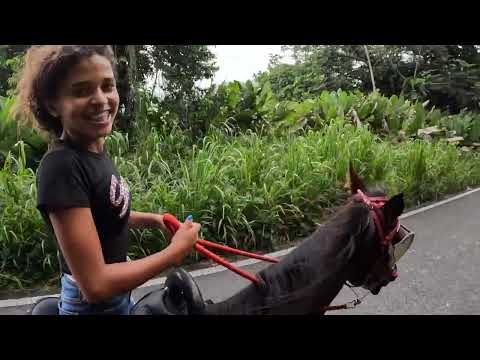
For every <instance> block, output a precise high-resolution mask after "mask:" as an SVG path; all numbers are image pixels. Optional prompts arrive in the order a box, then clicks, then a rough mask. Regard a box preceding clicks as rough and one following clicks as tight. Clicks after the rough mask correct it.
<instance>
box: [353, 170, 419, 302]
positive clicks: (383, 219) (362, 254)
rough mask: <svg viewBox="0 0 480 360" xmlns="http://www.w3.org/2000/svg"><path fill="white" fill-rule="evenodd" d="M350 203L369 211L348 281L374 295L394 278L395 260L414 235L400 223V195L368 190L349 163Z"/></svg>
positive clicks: (401, 200)
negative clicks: (390, 196) (390, 195)
mask: <svg viewBox="0 0 480 360" xmlns="http://www.w3.org/2000/svg"><path fill="white" fill-rule="evenodd" d="M349 172H350V191H351V193H352V198H351V203H350V204H351V206H356V207H358V206H361V207H364V208H365V209H366V210H368V212H367V211H365V212H363V213H364V214H366V213H368V215H367V216H365V225H364V226H363V227H362V228H363V230H362V233H361V235H360V236H358V238H357V240H356V251H355V254H354V256H353V258H352V261H351V265H352V271H351V272H350V274H349V279H348V281H349V282H350V283H351V284H352V285H353V286H362V287H364V288H366V289H367V290H369V291H370V292H371V293H372V294H374V295H377V294H378V293H379V292H380V289H381V288H382V287H384V286H386V285H388V284H389V283H390V282H391V281H394V280H395V278H396V277H397V268H396V262H397V261H398V260H399V258H400V257H401V256H402V255H403V254H404V253H405V251H407V249H408V247H409V246H410V244H411V242H412V241H413V236H414V234H413V233H412V232H410V231H409V230H408V229H407V228H406V227H404V226H402V225H400V222H399V216H400V215H401V214H402V212H403V210H404V206H405V205H404V201H403V194H402V193H400V194H397V195H395V196H393V197H392V198H390V199H388V198H387V196H386V193H385V191H384V190H379V189H375V190H373V189H367V188H366V187H365V185H364V183H363V181H362V179H361V178H360V177H359V176H358V175H357V173H356V172H355V170H354V168H353V166H352V164H350V171H349Z"/></svg>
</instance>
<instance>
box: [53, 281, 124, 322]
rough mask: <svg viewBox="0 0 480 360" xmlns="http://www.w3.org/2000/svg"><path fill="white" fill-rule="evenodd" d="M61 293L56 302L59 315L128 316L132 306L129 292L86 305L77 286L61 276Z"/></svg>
mask: <svg viewBox="0 0 480 360" xmlns="http://www.w3.org/2000/svg"><path fill="white" fill-rule="evenodd" d="M61 283H62V291H61V296H60V301H59V302H58V310H59V315H129V314H130V309H131V308H132V306H133V301H132V299H131V294H130V292H129V293H127V294H121V295H116V296H114V297H112V298H110V299H108V300H106V301H103V302H101V303H97V304H90V303H88V302H87V301H86V300H85V298H84V297H83V295H82V293H81V291H80V289H79V287H78V285H77V284H76V283H75V282H73V281H72V280H71V279H69V278H68V277H66V276H65V275H62V279H61Z"/></svg>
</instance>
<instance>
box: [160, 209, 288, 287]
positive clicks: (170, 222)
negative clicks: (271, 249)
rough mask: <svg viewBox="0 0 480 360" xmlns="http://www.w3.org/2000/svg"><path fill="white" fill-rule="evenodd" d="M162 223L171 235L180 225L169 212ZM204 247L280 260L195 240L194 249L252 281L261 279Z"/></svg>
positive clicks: (261, 258)
mask: <svg viewBox="0 0 480 360" xmlns="http://www.w3.org/2000/svg"><path fill="white" fill-rule="evenodd" d="M163 223H164V224H165V226H166V227H167V229H168V230H169V231H170V233H171V234H172V235H173V234H175V233H176V232H177V230H178V228H179V227H180V225H181V224H180V222H179V221H178V220H177V218H176V217H175V216H173V215H171V214H168V213H167V214H164V215H163ZM206 247H211V248H214V249H219V250H223V251H226V252H229V253H232V254H236V255H242V256H247V257H250V258H254V259H258V260H263V261H269V262H273V263H277V262H279V261H280V260H278V259H275V258H273V257H270V256H263V255H258V254H254V253H250V252H247V251H242V250H238V249H234V248H231V247H229V246H225V245H220V244H217V243H214V242H211V241H208V240H198V241H197V243H196V244H195V250H197V251H198V252H200V253H202V254H203V255H205V256H206V257H208V258H210V259H212V260H213V261H215V262H216V263H218V264H220V265H223V266H225V267H226V268H227V269H230V270H232V271H233V272H235V273H237V274H238V275H240V276H243V277H244V278H246V279H248V280H250V281H252V282H254V283H260V282H261V281H260V279H259V278H258V277H256V276H255V275H253V274H252V273H250V272H248V271H246V270H242V269H240V268H238V267H236V266H235V265H233V264H231V263H229V262H228V261H227V260H225V259H223V258H222V257H220V256H218V255H217V254H214V253H213V252H211V251H210V250H208V249H206Z"/></svg>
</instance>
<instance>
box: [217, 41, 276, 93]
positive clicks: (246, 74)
mask: <svg viewBox="0 0 480 360" xmlns="http://www.w3.org/2000/svg"><path fill="white" fill-rule="evenodd" d="M210 50H211V51H212V52H213V53H214V54H215V55H216V58H217V66H218V67H219V70H218V71H217V73H216V74H215V78H214V80H213V82H214V83H215V84H220V83H221V82H223V81H233V80H239V81H247V80H249V79H252V78H253V75H254V74H256V73H258V72H259V71H264V70H266V69H267V67H268V62H269V60H270V54H279V53H280V52H281V45H215V46H211V47H210Z"/></svg>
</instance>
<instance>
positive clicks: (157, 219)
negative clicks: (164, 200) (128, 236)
mask: <svg viewBox="0 0 480 360" xmlns="http://www.w3.org/2000/svg"><path fill="white" fill-rule="evenodd" d="M128 225H129V226H130V227H131V228H137V229H143V228H150V229H152V228H153V229H155V228H158V229H160V230H162V231H167V229H166V228H165V224H164V223H163V215H160V214H152V213H146V212H139V211H130V217H129V218H128Z"/></svg>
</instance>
